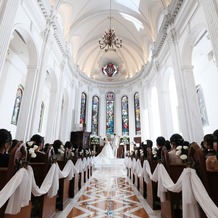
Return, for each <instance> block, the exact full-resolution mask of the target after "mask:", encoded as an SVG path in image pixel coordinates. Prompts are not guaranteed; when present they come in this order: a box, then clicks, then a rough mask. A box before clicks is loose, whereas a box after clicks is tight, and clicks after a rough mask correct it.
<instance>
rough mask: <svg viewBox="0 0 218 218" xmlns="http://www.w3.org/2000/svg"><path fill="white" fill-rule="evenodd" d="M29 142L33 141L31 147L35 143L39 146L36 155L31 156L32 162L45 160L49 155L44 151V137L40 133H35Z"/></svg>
mask: <svg viewBox="0 0 218 218" xmlns="http://www.w3.org/2000/svg"><path fill="white" fill-rule="evenodd" d="M29 142H32V145H31V147H33V146H34V145H37V146H38V148H37V149H36V150H35V154H36V157H35V158H31V159H30V162H45V160H46V158H47V157H46V154H45V151H44V138H43V137H42V136H41V135H39V134H35V135H33V136H32V137H31V138H30V141H29ZM27 144H28V143H27ZM27 148H28V146H27Z"/></svg>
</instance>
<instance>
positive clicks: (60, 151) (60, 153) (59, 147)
mask: <svg viewBox="0 0 218 218" xmlns="http://www.w3.org/2000/svg"><path fill="white" fill-rule="evenodd" d="M53 149H54V155H55V158H56V159H57V160H58V161H62V160H63V159H64V150H65V149H64V145H63V142H62V141H61V140H59V139H56V140H55V141H54V142H53Z"/></svg>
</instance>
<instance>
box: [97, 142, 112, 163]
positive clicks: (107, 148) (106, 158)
mask: <svg viewBox="0 0 218 218" xmlns="http://www.w3.org/2000/svg"><path fill="white" fill-rule="evenodd" d="M112 159H114V152H113V150H112V147H111V145H110V143H109V142H108V141H106V143H105V145H104V147H103V149H102V150H101V153H100V154H99V155H98V156H97V157H96V161H95V163H96V164H97V165H102V164H110V163H111V160H112Z"/></svg>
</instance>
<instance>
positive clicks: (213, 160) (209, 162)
mask: <svg viewBox="0 0 218 218" xmlns="http://www.w3.org/2000/svg"><path fill="white" fill-rule="evenodd" d="M217 143H218V130H215V131H214V132H213V149H214V151H215V152H214V154H213V155H210V156H207V159H206V168H207V170H211V171H218V160H217V159H218V146H217Z"/></svg>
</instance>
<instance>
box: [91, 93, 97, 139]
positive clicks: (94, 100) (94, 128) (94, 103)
mask: <svg viewBox="0 0 218 218" xmlns="http://www.w3.org/2000/svg"><path fill="white" fill-rule="evenodd" d="M98 119H99V97H98V96H93V98H92V127H91V131H92V135H98Z"/></svg>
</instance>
